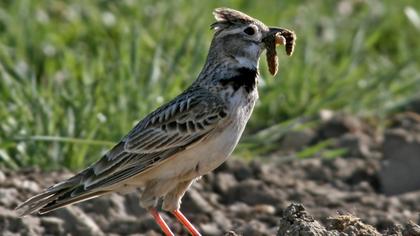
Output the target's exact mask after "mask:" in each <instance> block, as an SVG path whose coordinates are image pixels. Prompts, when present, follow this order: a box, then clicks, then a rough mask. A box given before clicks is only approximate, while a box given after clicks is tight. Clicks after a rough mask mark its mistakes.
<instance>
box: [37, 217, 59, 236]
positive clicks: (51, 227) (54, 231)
mask: <svg viewBox="0 0 420 236" xmlns="http://www.w3.org/2000/svg"><path fill="white" fill-rule="evenodd" d="M41 226H42V227H44V229H45V234H48V235H64V234H65V232H64V221H63V220H62V219H60V218H56V217H49V216H47V217H42V218H41Z"/></svg>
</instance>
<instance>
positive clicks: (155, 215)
mask: <svg viewBox="0 0 420 236" xmlns="http://www.w3.org/2000/svg"><path fill="white" fill-rule="evenodd" d="M149 212H150V214H152V216H153V218H154V219H155V221H156V223H157V224H158V225H159V226H160V228H161V229H162V231H163V233H165V235H166V236H174V234H173V233H172V231H171V229H170V228H169V227H168V225H167V224H166V223H165V221H164V220H163V219H162V216H160V214H159V212H158V211H157V210H156V208H153V207H151V208H150V209H149Z"/></svg>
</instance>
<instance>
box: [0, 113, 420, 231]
mask: <svg viewBox="0 0 420 236" xmlns="http://www.w3.org/2000/svg"><path fill="white" fill-rule="evenodd" d="M419 117H420V116H419V115H417V114H413V113H406V114H403V115H400V116H397V117H396V118H395V120H394V121H393V124H391V127H390V128H389V129H388V130H386V131H384V132H380V134H379V135H378V134H377V132H374V131H372V129H371V128H369V127H368V126H367V125H365V122H361V121H360V120H358V119H355V118H353V117H347V116H334V118H332V119H329V118H328V119H326V121H325V123H324V125H323V126H322V127H321V128H320V129H319V130H313V131H310V132H307V131H304V132H303V133H300V134H296V133H295V134H293V135H292V136H291V137H299V140H307V142H317V141H319V140H323V139H326V138H333V139H334V140H335V141H334V144H332V146H334V147H346V148H348V149H349V152H347V154H345V155H344V157H342V158H322V157H313V158H307V159H302V160H299V159H291V160H286V159H285V158H281V157H280V156H282V155H283V154H279V153H277V154H273V155H272V157H267V158H264V159H260V160H259V161H252V162H249V163H245V162H243V161H239V160H235V159H231V160H229V161H228V162H227V163H226V164H224V165H223V166H221V167H220V168H218V169H217V170H216V171H215V172H213V173H211V174H209V175H207V176H205V177H204V178H202V179H201V180H199V181H198V182H197V183H196V184H194V186H193V188H192V189H191V190H190V191H189V192H188V194H187V195H186V196H185V197H184V200H183V204H182V210H183V211H184V212H185V214H186V215H187V217H189V218H190V219H191V221H192V222H193V223H195V224H196V225H197V226H198V228H199V229H200V231H201V232H202V233H203V235H224V234H225V233H227V232H228V231H234V232H230V233H228V234H227V235H235V234H237V235H245V236H247V235H250V236H251V235H252V236H257V235H404V236H408V235H420V227H419V226H418V225H416V224H419V223H420V216H419V212H420V191H411V192H407V193H401V194H398V195H394V196H386V195H384V194H382V193H381V192H383V191H385V190H384V184H385V185H386V184H387V182H386V181H388V179H390V178H389V177H392V178H391V179H393V180H395V179H399V176H398V174H399V172H398V170H397V168H396V169H395V171H394V172H389V171H388V172H385V173H387V174H386V175H387V178H384V176H383V175H384V173H383V170H382V169H383V165H384V164H383V162H384V150H387V149H386V147H384V144H388V143H390V142H391V143H392V141H393V140H389V139H395V140H398V141H399V143H398V145H399V146H398V148H401V149H403V148H406V149H407V150H408V151H404V153H405V154H404V157H407V158H410V155H412V157H419V158H418V159H420V154H419V153H418V152H415V151H411V152H410V150H417V149H416V148H417V147H420V139H417V138H418V136H419V134H420V119H419ZM417 119H418V120H417ZM395 130H399V131H398V132H396V133H397V135H395ZM389 134H391V135H389ZM305 135H306V136H305ZM398 135H399V136H398ZM307 136H308V137H307ZM291 137H285V138H284V139H283V140H282V142H289V143H288V144H290V142H291V141H290V139H293V138H291ZM302 137H304V138H302ZM305 138H306V139H305ZM299 140H298V141H299ZM395 140H394V141H395ZM401 140H402V141H401ZM292 141H293V140H292ZM291 143H292V144H296V143H298V144H299V145H306V143H305V142H303V143H299V142H291ZM282 145H283V146H284V145H285V144H284V143H279V146H282ZM299 145H297V147H294V148H296V149H297V150H299ZM404 145H408V146H407V147H405V146H404ZM410 148H411V149H410ZM413 148H414V149H413ZM319 156H323V154H320V155H319ZM385 156H386V155H385ZM403 160H404V159H403ZM411 165H412V166H413V165H416V163H413V164H411ZM389 173H391V174H393V173H395V178H394V177H393V176H390V174H389ZM403 174H404V173H403ZM407 174H408V173H407ZM70 175H71V173H69V172H66V171H61V172H54V173H43V172H40V171H37V170H33V169H31V170H22V171H19V172H12V171H8V170H4V169H3V170H0V232H3V235H69V234H70V235H79V236H81V235H130V234H136V235H150V236H151V235H160V231H159V229H158V227H157V226H156V225H155V224H154V222H153V220H152V218H151V217H150V216H149V215H148V214H146V212H145V210H143V209H141V208H140V207H139V205H138V194H136V193H130V194H126V195H119V194H113V195H109V196H106V197H101V198H97V199H93V200H90V201H87V202H84V203H81V204H77V205H74V206H71V207H67V208H63V209H60V210H57V211H55V212H52V213H50V214H47V215H43V216H29V217H25V218H18V217H16V214H15V212H13V209H14V207H16V206H17V204H18V203H20V202H21V201H23V200H24V199H26V198H27V197H29V196H31V195H32V194H34V193H36V192H38V191H40V190H41V189H42V188H44V187H47V186H48V185H50V184H52V183H54V182H56V181H59V180H62V179H64V178H66V177H69V176H70ZM404 176H405V175H404ZM415 180H416V181H417V179H415ZM419 180H420V178H419ZM405 182H406V181H405ZM405 182H401V186H399V187H401V188H398V191H400V192H401V191H402V192H404V187H405ZM417 182H418V181H417ZM413 184H414V185H415V184H416V182H415V181H414V182H413V183H412V184H410V185H409V186H408V188H413V187H412V186H414V185H413ZM410 190H412V189H410ZM386 191H391V192H392V191H393V190H392V189H391V190H390V189H387V190H386ZM292 203H297V204H292ZM299 204H303V205H299ZM165 216H166V219H167V222H168V223H169V224H170V225H171V226H172V228H173V230H174V231H175V232H176V233H177V235H187V234H186V232H185V231H184V230H183V229H182V227H181V226H180V225H179V224H178V223H176V222H175V221H174V219H173V217H171V216H169V215H165Z"/></svg>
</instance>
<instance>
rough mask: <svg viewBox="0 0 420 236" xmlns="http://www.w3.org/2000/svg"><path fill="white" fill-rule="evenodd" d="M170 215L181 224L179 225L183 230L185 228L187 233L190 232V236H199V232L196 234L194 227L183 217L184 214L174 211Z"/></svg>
mask: <svg viewBox="0 0 420 236" xmlns="http://www.w3.org/2000/svg"><path fill="white" fill-rule="evenodd" d="M172 214H174V216H175V217H176V218H177V219H178V220H179V222H181V224H182V225H184V226H185V228H187V230H188V232H190V234H191V235H192V236H201V234H200V232H198V230H197V229H196V228H195V227H194V225H192V224H191V223H190V221H188V219H187V218H186V217H185V216H184V214H182V212H181V211H180V210H175V211H173V212H172Z"/></svg>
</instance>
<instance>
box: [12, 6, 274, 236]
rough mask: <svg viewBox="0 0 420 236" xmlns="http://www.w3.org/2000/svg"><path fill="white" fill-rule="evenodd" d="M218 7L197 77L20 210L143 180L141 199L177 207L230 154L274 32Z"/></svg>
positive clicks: (147, 204)
mask: <svg viewBox="0 0 420 236" xmlns="http://www.w3.org/2000/svg"><path fill="white" fill-rule="evenodd" d="M214 14H215V17H216V20H217V22H216V23H214V24H212V28H213V29H214V30H215V31H216V32H215V36H214V38H213V41H212V44H211V47H210V50H209V54H208V58H207V61H206V64H205V66H204V68H203V70H202V72H201V73H200V75H199V76H198V78H197V80H196V81H195V82H194V83H193V84H192V85H191V86H190V87H189V88H188V89H186V90H185V91H184V92H183V93H182V94H180V95H179V96H178V97H176V98H175V99H174V100H172V101H171V102H169V103H167V104H165V105H163V106H162V107H160V108H158V109H157V110H156V111H154V112H152V113H151V114H149V115H148V116H146V117H145V118H144V119H143V120H141V121H140V122H139V123H138V124H137V125H136V126H135V127H134V128H133V129H132V130H131V131H130V132H129V133H128V134H127V135H126V136H125V137H124V138H122V140H121V141H120V142H119V143H118V144H117V145H116V146H115V147H114V148H112V149H111V150H110V151H109V152H108V153H106V154H105V155H104V156H103V157H102V158H101V159H99V160H98V161H97V162H95V163H94V164H92V165H91V166H90V167H88V168H87V169H85V170H83V171H81V172H80V173H78V174H77V175H75V176H74V177H72V178H70V179H68V180H65V181H63V182H61V183H58V184H56V185H53V186H51V187H49V188H48V189H46V190H45V191H44V192H43V193H40V194H39V195H36V196H34V197H32V198H30V199H28V200H27V201H26V202H24V203H23V204H22V205H20V206H19V207H18V208H17V209H18V210H19V211H20V213H21V214H22V215H26V214H30V213H33V212H39V213H45V212H48V211H51V210H54V209H57V208H59V207H62V206H66V205H68V204H72V203H75V202H79V201H84V200H86V199H89V198H93V197H97V196H100V195H104V194H107V193H111V192H118V191H124V190H125V189H130V188H138V187H141V188H142V189H143V190H142V193H141V194H142V196H141V201H140V204H141V205H142V206H143V207H145V208H153V207H155V205H156V203H157V200H158V199H159V198H163V209H165V210H167V211H176V210H178V209H179V207H180V200H181V198H182V196H183V195H184V193H185V191H186V190H187V189H188V187H189V186H190V185H191V183H192V182H193V181H194V180H195V179H196V178H198V177H200V176H201V175H203V174H206V173H208V172H209V171H211V170H213V169H214V168H216V167H217V166H219V165H220V164H222V163H223V162H224V161H225V160H226V158H227V157H228V156H229V155H230V154H231V153H232V151H233V149H234V148H235V146H236V144H237V143H238V141H239V138H240V136H241V135H242V132H243V130H244V128H245V125H246V123H247V121H248V119H249V118H250V116H251V113H252V110H253V108H254V105H255V102H256V100H257V99H258V92H257V84H258V61H259V57H260V55H261V53H262V52H263V50H264V49H265V48H266V46H265V45H264V42H263V38H264V37H268V36H270V35H272V34H273V32H272V30H271V29H270V28H268V27H267V26H265V25H264V24H263V23H261V22H260V21H258V20H255V19H253V18H251V17H249V16H247V15H245V14H243V13H240V12H238V11H234V10H231V9H224V8H219V9H216V10H215V12H214ZM276 30H277V31H276V32H281V31H279V30H278V29H276ZM177 217H178V216H177ZM165 232H166V231H165ZM167 234H169V233H167ZM193 234H194V233H193ZM169 235H170V234H169Z"/></svg>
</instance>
